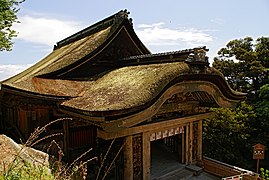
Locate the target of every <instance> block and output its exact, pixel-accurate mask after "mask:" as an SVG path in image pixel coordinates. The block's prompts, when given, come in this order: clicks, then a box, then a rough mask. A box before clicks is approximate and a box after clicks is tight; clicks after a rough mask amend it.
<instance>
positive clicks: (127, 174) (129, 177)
mask: <svg viewBox="0 0 269 180" xmlns="http://www.w3.org/2000/svg"><path fill="white" fill-rule="evenodd" d="M123 156H124V179H125V180H133V137H132V136H127V137H125V139H124V155H123Z"/></svg>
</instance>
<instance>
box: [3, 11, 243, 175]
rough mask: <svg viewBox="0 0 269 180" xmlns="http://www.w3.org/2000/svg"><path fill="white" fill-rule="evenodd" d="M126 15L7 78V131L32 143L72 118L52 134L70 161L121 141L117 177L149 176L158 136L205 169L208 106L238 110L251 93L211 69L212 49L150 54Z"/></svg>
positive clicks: (182, 158) (62, 43)
mask: <svg viewBox="0 0 269 180" xmlns="http://www.w3.org/2000/svg"><path fill="white" fill-rule="evenodd" d="M128 14H129V13H128V12H127V11H120V12H118V13H116V14H114V15H112V16H110V17H108V18H105V19H104V20H101V21H100V22H97V23H96V24H94V25H92V26H89V27H87V28H85V29H83V30H81V31H80V32H78V33H75V34H74V35H71V36H70V37H67V38H65V39H63V40H62V41H60V42H58V43H57V44H56V45H55V47H54V49H53V51H52V52H51V53H50V54H49V55H48V56H47V57H45V58H44V59H43V60H41V61H40V62H38V63H36V64H35V65H33V66H32V67H30V68H29V69H27V70H25V71H23V72H22V73H20V74H18V75H15V76H14V77H11V78H9V79H7V80H5V81H3V82H2V83H1V93H0V95H1V98H0V100H1V111H2V115H1V122H0V126H1V128H2V129H5V128H6V129H8V130H10V132H11V133H13V134H14V133H16V136H17V137H20V138H22V139H27V138H28V137H29V135H30V133H31V132H33V130H34V129H35V128H36V127H38V126H42V125H45V124H47V123H49V122H51V121H53V120H55V119H58V118H64V117H69V118H72V119H73V120H72V121H63V122H59V123H57V124H55V125H53V126H52V127H51V128H50V129H48V133H63V134H64V136H63V137H59V138H58V139H57V140H58V141H59V144H60V145H61V146H62V148H63V150H64V153H65V155H66V156H67V160H68V159H72V158H73V157H74V156H75V155H74V154H75V151H78V150H80V151H82V150H83V148H89V147H92V148H93V149H95V150H96V153H95V154H94V155H95V156H97V157H100V156H101V155H102V153H103V152H102V151H105V149H106V148H105V146H107V144H108V143H110V142H111V140H116V141H117V145H118V146H122V147H123V148H122V153H121V154H120V155H119V158H118V159H119V160H118V161H119V162H121V163H119V164H118V165H117V166H116V167H115V169H116V170H115V173H114V176H115V177H114V178H117V179H145V180H146V179H150V166H151V164H150V163H151V159H150V158H151V142H152V141H157V140H160V139H163V141H164V143H168V144H169V142H170V141H171V142H173V140H176V141H177V147H176V149H177V151H178V161H179V163H183V164H198V165H199V163H200V164H201V161H202V121H203V119H206V118H209V117H212V116H213V114H212V112H210V108H211V107H231V106H234V105H236V104H237V103H238V102H239V101H240V100H242V99H244V98H245V95H244V94H242V93H239V92H235V91H233V90H232V89H231V88H230V87H229V85H228V84H227V82H226V80H225V78H224V77H223V75H222V74H221V73H220V72H219V71H217V70H216V69H214V68H212V67H210V66H209V62H208V57H207V56H206V52H207V51H208V49H207V48H206V47H196V48H192V49H185V50H179V51H173V52H165V53H157V54H152V53H151V52H150V51H149V50H148V49H147V48H146V46H145V45H144V44H143V43H142V42H141V41H140V39H139V38H138V37H137V35H136V33H135V31H134V29H133V24H132V20H131V19H129V18H128ZM113 153H114V155H115V154H116V153H115V152H113ZM114 155H111V156H114ZM98 163H100V162H98ZM98 163H97V165H98ZM95 173H96V172H93V174H95Z"/></svg>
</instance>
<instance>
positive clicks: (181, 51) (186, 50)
mask: <svg viewBox="0 0 269 180" xmlns="http://www.w3.org/2000/svg"><path fill="white" fill-rule="evenodd" d="M199 49H204V50H206V51H208V49H206V46H200V47H195V48H191V49H183V50H177V51H169V52H160V53H153V54H142V55H135V56H129V57H125V58H122V59H121V60H123V61H124V60H132V59H141V58H148V57H155V56H163V55H164V56H165V55H173V54H179V53H192V52H194V51H196V50H199Z"/></svg>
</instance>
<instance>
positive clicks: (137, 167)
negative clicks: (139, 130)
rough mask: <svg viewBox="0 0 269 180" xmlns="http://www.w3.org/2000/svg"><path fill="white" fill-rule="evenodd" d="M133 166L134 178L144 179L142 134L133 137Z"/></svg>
mask: <svg viewBox="0 0 269 180" xmlns="http://www.w3.org/2000/svg"><path fill="white" fill-rule="evenodd" d="M133 168H134V171H133V172H134V175H133V177H134V179H142V173H143V165H142V136H141V135H137V136H134V137H133Z"/></svg>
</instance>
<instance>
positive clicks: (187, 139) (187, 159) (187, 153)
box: [185, 124, 190, 164]
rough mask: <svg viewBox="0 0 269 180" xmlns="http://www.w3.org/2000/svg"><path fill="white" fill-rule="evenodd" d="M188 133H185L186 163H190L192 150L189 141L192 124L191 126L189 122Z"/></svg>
mask: <svg viewBox="0 0 269 180" xmlns="http://www.w3.org/2000/svg"><path fill="white" fill-rule="evenodd" d="M185 128H186V133H185V144H186V145H185V160H186V161H185V164H189V159H190V158H189V154H190V153H189V151H190V148H189V146H190V144H189V143H190V141H189V131H190V130H189V129H190V126H189V124H187V125H186V127H185Z"/></svg>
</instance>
